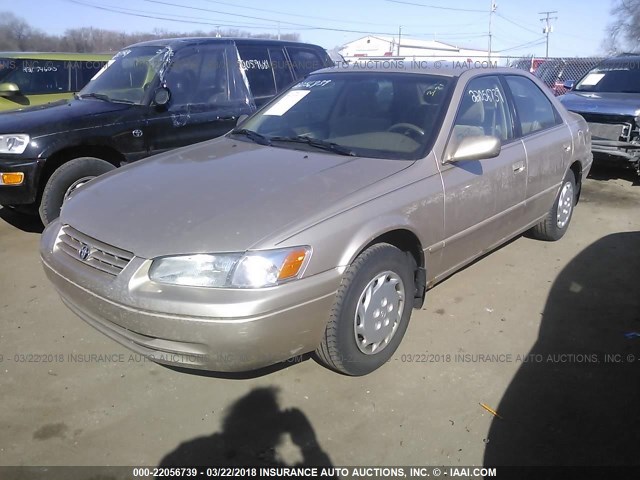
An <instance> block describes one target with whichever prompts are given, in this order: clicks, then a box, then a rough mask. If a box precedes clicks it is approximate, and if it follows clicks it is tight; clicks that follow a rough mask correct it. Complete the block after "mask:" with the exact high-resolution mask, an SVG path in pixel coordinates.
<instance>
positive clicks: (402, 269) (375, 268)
mask: <svg viewBox="0 0 640 480" xmlns="http://www.w3.org/2000/svg"><path fill="white" fill-rule="evenodd" d="M414 270H415V261H414V259H413V257H411V255H409V254H407V253H404V252H402V251H400V250H398V249H397V248H396V247H394V246H392V245H389V244H387V243H379V244H376V245H373V246H372V247H370V248H368V249H367V250H365V251H364V252H362V253H361V254H360V255H359V256H358V257H357V258H356V259H355V261H354V262H353V263H352V264H351V266H349V268H348V269H347V270H346V272H345V273H344V276H343V278H342V283H341V285H340V287H339V288H338V292H337V293H336V301H335V303H334V306H333V308H332V310H331V316H330V318H329V322H328V324H327V327H326V329H325V333H324V336H323V338H322V341H321V343H320V346H319V347H318V349H317V350H316V358H317V359H318V360H319V361H320V362H321V363H323V364H324V365H325V366H327V367H329V368H331V369H333V370H335V371H337V372H340V373H344V374H346V375H353V376H358V375H366V374H368V373H371V372H373V371H374V370H376V369H377V368H379V367H381V366H382V365H384V364H385V363H386V362H387V361H388V360H389V359H390V358H391V356H392V355H393V353H394V352H395V351H396V349H397V348H398V345H400V342H401V341H402V337H403V336H404V333H405V331H406V330H407V326H408V325H409V318H410V317H411V310H412V309H413V301H414V292H415V287H414ZM396 282H397V283H396ZM394 284H395V286H394ZM382 285H386V286H385V287H384V289H381V288H380V287H381V286H382ZM399 292H400V293H399ZM372 303H373V305H372ZM365 304H367V305H368V306H369V308H367V307H366V306H365ZM358 305H363V307H362V309H361V311H360V313H359V314H358V315H356V310H357V309H358ZM376 307H377V308H376ZM376 313H377V316H375V315H376ZM376 324H377V325H376ZM356 325H360V326H359V327H357V326H356ZM394 325H395V328H394ZM376 327H377V328H376ZM381 338H385V339H386V340H387V341H386V342H385V341H384V340H381ZM376 340H378V341H377V342H376ZM376 343H377V345H378V346H377V347H375V345H376Z"/></svg>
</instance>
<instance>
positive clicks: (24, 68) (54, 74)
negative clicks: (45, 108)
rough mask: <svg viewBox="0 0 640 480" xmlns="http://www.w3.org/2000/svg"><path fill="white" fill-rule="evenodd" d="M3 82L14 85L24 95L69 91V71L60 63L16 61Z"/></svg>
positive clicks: (50, 61) (63, 63)
mask: <svg viewBox="0 0 640 480" xmlns="http://www.w3.org/2000/svg"><path fill="white" fill-rule="evenodd" d="M3 81H4V82H10V83H15V84H16V85H18V87H20V90H21V91H22V93H24V94H25V95H36V94H47V93H64V92H69V91H71V90H70V84H69V81H70V75H69V69H68V68H67V66H66V65H65V62H62V61H52V60H18V61H17V62H16V64H15V69H14V70H13V71H12V72H11V73H10V74H9V75H7V76H6V77H5V78H4V79H3Z"/></svg>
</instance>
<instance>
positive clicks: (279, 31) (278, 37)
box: [278, 22, 280, 40]
mask: <svg viewBox="0 0 640 480" xmlns="http://www.w3.org/2000/svg"><path fill="white" fill-rule="evenodd" d="M278 40H280V22H278Z"/></svg>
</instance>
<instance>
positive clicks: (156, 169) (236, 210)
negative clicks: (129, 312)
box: [60, 137, 413, 258]
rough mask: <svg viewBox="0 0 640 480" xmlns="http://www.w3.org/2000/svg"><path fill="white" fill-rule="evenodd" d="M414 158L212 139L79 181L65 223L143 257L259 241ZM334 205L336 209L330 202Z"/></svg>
mask: <svg viewBox="0 0 640 480" xmlns="http://www.w3.org/2000/svg"><path fill="white" fill-rule="evenodd" d="M412 163H413V162H412V161H407V160H382V159H371V158H358V157H347V156H340V155H333V154H327V153H324V152H316V151H306V150H305V151H301V150H293V149H288V148H287V149H285V148H277V147H267V146H260V145H256V144H253V143H247V142H244V141H235V140H232V139H229V138H224V137H223V138H220V139H216V140H211V141H208V142H204V143H201V144H197V145H192V146H190V147H185V148H182V149H179V150H174V151H172V152H170V153H167V154H163V155H159V156H157V157H152V158H149V159H147V160H142V161H140V162H137V163H135V164H132V165H129V166H126V167H124V168H121V169H118V170H115V171H113V172H111V173H108V174H106V175H104V176H101V177H99V178H98V179H96V180H94V181H92V182H90V183H89V184H87V185H86V187H81V188H79V189H78V190H77V191H76V192H75V193H74V195H73V197H72V198H71V199H69V200H68V201H67V202H66V203H65V205H64V208H63V210H62V214H61V218H60V220H61V222H62V224H68V225H71V226H72V227H73V228H75V229H77V230H79V231H80V232H82V233H84V234H86V235H89V236H91V237H93V238H95V239H97V240H100V241H102V242H105V243H108V244H110V245H113V246H116V247H118V248H121V249H125V250H128V251H130V252H133V253H134V254H135V255H137V256H140V257H144V258H154V257H158V256H162V255H178V254H191V253H206V252H238V251H245V250H248V249H251V248H257V247H258V246H260V247H264V245H259V243H260V240H262V239H264V238H266V237H273V235H274V234H275V233H277V232H278V231H281V230H283V229H284V228H285V227H287V226H289V227H291V226H292V225H294V224H295V225H300V228H304V226H307V225H308V224H309V222H310V221H311V218H312V217H315V218H316V220H317V218H318V217H317V216H318V215H320V218H322V216H323V215H325V216H328V215H330V214H331V213H335V212H334V210H335V206H334V204H335V203H336V202H338V201H339V200H340V199H342V198H344V197H346V196H348V195H350V194H353V193H354V192H356V191H358V190H360V189H363V188H365V187H367V186H369V185H371V184H373V183H375V182H378V181H380V180H382V179H384V178H386V177H389V176H390V175H393V174H394V173H397V172H399V171H401V170H403V169H405V168H407V167H408V166H410V165H411V164H412ZM332 207H333V208H332Z"/></svg>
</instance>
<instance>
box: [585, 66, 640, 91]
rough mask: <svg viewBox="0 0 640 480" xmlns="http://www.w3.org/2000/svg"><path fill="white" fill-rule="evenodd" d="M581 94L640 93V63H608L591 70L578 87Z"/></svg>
mask: <svg viewBox="0 0 640 480" xmlns="http://www.w3.org/2000/svg"><path fill="white" fill-rule="evenodd" d="M574 90H576V91H579V92H610V93H640V61H637V60H636V61H632V60H630V61H621V62H616V63H606V64H602V65H600V66H599V67H596V68H594V69H593V70H591V71H590V72H589V73H588V74H587V75H585V76H584V78H583V79H582V80H580V82H579V83H578V85H576V87H575V88H574Z"/></svg>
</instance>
